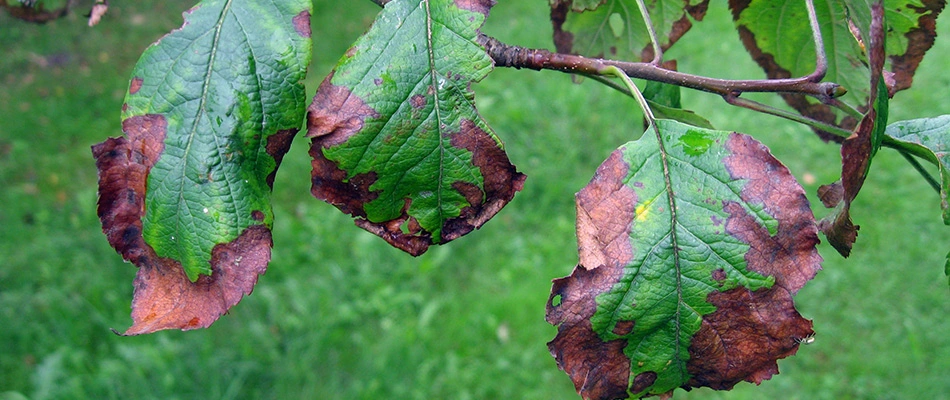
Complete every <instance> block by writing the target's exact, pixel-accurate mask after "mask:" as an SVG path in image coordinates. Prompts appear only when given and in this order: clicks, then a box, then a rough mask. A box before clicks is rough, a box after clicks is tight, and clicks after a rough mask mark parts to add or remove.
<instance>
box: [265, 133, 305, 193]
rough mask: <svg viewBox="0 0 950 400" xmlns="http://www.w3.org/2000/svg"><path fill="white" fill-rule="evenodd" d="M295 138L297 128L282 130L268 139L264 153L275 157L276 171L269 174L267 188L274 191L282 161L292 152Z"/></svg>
mask: <svg viewBox="0 0 950 400" xmlns="http://www.w3.org/2000/svg"><path fill="white" fill-rule="evenodd" d="M294 136H297V129H296V128H294V129H284V130H280V131H277V132H276V133H274V134H273V135H270V136H268V137H267V145H266V146H265V147H264V151H266V152H267V154H268V155H270V156H271V157H273V158H274V162H275V163H276V164H275V165H274V170H273V171H271V172H270V173H269V174H267V180H266V182H267V186H269V187H270V188H271V189H274V179H275V178H276V177H277V170H278V169H279V168H280V163H281V161H283V160H284V155H285V154H287V152H288V151H289V150H290V145H291V143H293V141H294Z"/></svg>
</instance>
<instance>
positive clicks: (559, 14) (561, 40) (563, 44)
mask: <svg viewBox="0 0 950 400" xmlns="http://www.w3.org/2000/svg"><path fill="white" fill-rule="evenodd" d="M570 11H571V2H569V1H562V2H558V3H555V4H552V5H551V26H552V27H553V28H554V48H555V49H556V50H557V52H558V53H565V54H572V53H573V52H574V50H573V49H574V34H573V33H571V32H569V31H566V30H564V28H563V26H564V22H565V21H567V14H568V13H569V12H570Z"/></svg>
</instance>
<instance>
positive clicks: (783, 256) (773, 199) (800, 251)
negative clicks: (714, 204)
mask: <svg viewBox="0 0 950 400" xmlns="http://www.w3.org/2000/svg"><path fill="white" fill-rule="evenodd" d="M726 149H727V150H729V151H730V152H731V153H732V154H731V155H729V156H728V157H726V159H725V160H724V162H725V165H726V168H727V170H728V171H729V174H730V176H731V177H732V178H733V179H743V180H746V183H745V185H744V186H743V188H742V192H741V193H740V197H741V198H742V200H743V201H745V202H747V203H750V204H763V205H764V206H765V207H764V208H765V209H764V211H765V212H766V213H768V214H769V215H771V216H772V217H773V218H775V219H776V220H777V221H778V228H777V232H776V233H775V235H774V236H772V235H771V234H770V233H769V231H768V229H766V227H764V226H762V225H759V224H758V223H757V222H756V221H755V218H754V217H753V216H751V215H749V214H748V213H746V211H745V208H743V207H742V206H741V205H739V204H737V203H731V202H725V203H724V204H723V208H724V210H725V211H726V212H727V213H729V218H728V219H727V220H726V232H727V233H729V234H730V235H732V236H734V237H736V238H739V239H740V240H742V241H743V242H746V243H748V244H749V246H750V250H749V252H748V253H746V256H745V260H746V262H747V263H748V266H747V268H748V269H750V270H752V271H756V272H758V273H760V274H762V275H765V276H773V277H775V285H776V286H780V287H783V288H785V289H786V290H788V291H789V293H790V294H795V293H797V292H798V290H799V289H801V288H802V286H804V285H805V283H806V282H808V281H809V280H811V279H812V278H814V277H815V275H816V274H817V273H818V271H819V270H821V261H822V259H821V256H819V255H818V251H817V250H816V248H815V246H816V245H817V244H818V229H817V226H816V223H815V217H814V215H813V214H812V212H811V206H810V205H809V203H808V199H807V198H806V196H805V190H804V189H802V187H801V186H800V185H799V184H798V182H797V181H796V180H795V178H794V177H793V176H792V174H791V173H790V172H789V171H788V168H786V167H785V166H784V165H782V163H781V162H779V161H778V160H776V159H775V157H772V154H771V153H770V152H769V150H768V148H767V147H765V145H763V144H761V143H759V142H757V141H755V140H754V139H752V138H751V137H749V136H747V135H742V134H738V133H733V134H731V135H730V136H729V140H728V141H727V142H726Z"/></svg>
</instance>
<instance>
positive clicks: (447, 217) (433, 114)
mask: <svg viewBox="0 0 950 400" xmlns="http://www.w3.org/2000/svg"><path fill="white" fill-rule="evenodd" d="M493 4H494V2H492V1H490V0H469V1H462V0H458V1H455V2H453V1H450V0H395V1H392V2H390V3H388V4H387V5H386V8H385V9H384V10H383V11H382V12H381V13H380V14H379V16H378V17H377V19H376V22H374V23H373V26H372V27H371V28H370V30H369V31H368V32H367V33H366V34H365V35H364V36H363V37H361V38H360V39H359V40H358V41H357V42H356V43H355V44H354V45H353V46H352V47H351V48H350V50H349V51H347V54H346V56H344V57H343V59H342V60H340V62H339V64H338V65H337V67H336V68H335V69H334V71H333V72H332V73H331V74H330V76H328V77H327V78H326V79H325V80H324V81H323V83H322V84H321V85H320V88H319V89H318V91H317V94H316V96H315V97H314V99H313V103H312V104H311V105H310V109H309V116H308V129H309V131H308V134H307V136H309V137H311V138H313V143H312V145H311V148H310V155H311V156H312V157H313V188H312V192H313V195H314V196H316V197H317V198H319V199H322V200H325V201H327V202H329V203H330V204H333V205H335V206H336V207H337V208H339V209H340V210H342V211H343V212H345V213H348V214H351V215H353V216H354V217H356V218H357V221H356V223H357V225H359V226H360V227H362V228H364V229H366V230H368V231H370V232H372V233H374V234H376V235H378V236H380V237H382V238H383V239H385V240H386V241H387V242H389V243H390V244H392V245H393V246H395V247H397V248H400V249H402V250H404V251H406V252H409V253H410V254H413V255H419V254H422V253H423V252H425V251H426V249H427V248H428V246H429V245H430V244H433V243H445V242H448V241H451V240H453V239H456V238H458V237H460V236H462V235H465V234H466V233H468V232H470V231H472V230H473V229H476V228H478V227H480V226H482V224H484V223H485V222H486V221H487V220H488V219H490V218H491V217H492V216H494V215H495V214H496V213H497V212H498V211H499V210H500V209H501V208H502V207H504V205H505V204H507V203H508V202H509V201H510V200H511V199H512V197H513V196H514V194H515V192H517V191H519V190H521V187H522V183H523V182H524V175H522V174H520V173H518V172H517V171H516V170H515V167H514V166H513V165H511V163H510V162H509V161H508V156H507V155H506V154H505V152H504V148H503V145H502V143H501V141H500V140H499V139H498V138H497V137H496V136H495V134H494V133H493V132H492V130H491V128H490V127H489V126H488V124H487V123H486V122H485V120H484V119H482V117H481V116H480V115H479V114H478V112H477V110H476V109H475V101H474V93H473V92H472V91H471V89H470V85H471V84H472V82H477V81H479V80H481V79H482V78H484V77H485V76H486V75H487V74H488V73H489V72H490V71H491V69H492V61H491V58H489V57H488V55H487V53H486V52H485V49H484V48H482V47H481V46H479V45H478V44H477V43H476V42H475V39H476V37H477V34H478V29H479V27H481V25H482V23H483V21H484V20H485V17H486V16H487V15H488V11H489V9H490V8H491V6H492V5H493ZM393 99H401V100H395V101H394V100H393Z"/></svg>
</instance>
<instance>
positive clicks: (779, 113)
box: [722, 96, 851, 139]
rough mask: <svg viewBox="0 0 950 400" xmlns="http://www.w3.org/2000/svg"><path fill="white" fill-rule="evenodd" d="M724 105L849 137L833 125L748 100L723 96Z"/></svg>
mask: <svg viewBox="0 0 950 400" xmlns="http://www.w3.org/2000/svg"><path fill="white" fill-rule="evenodd" d="M722 98H723V99H724V100H726V103H729V104H732V105H734V106H738V107H742V108H747V109H750V110H753V111H758V112H761V113H764V114H769V115H774V116H776V117H781V118H785V119H787V120H790V121H795V122H798V123H800V124H804V125H808V126H809V127H812V128H815V129H818V130H821V131H825V132H828V133H831V134H833V135H835V136H840V137H842V138H845V139H847V138H848V137H849V136H851V131H849V130H847V129H843V128H839V127H837V126H834V125H830V124H826V123H824V122H821V121H818V120H815V119H811V118H808V117H805V116H803V115H801V114H796V113H793V112H790V111H785V110H782V109H779V108H775V107H772V106H769V105H766V104H762V103H759V102H757V101H753V100H748V99H743V98H739V97H737V96H723V97H722Z"/></svg>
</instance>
